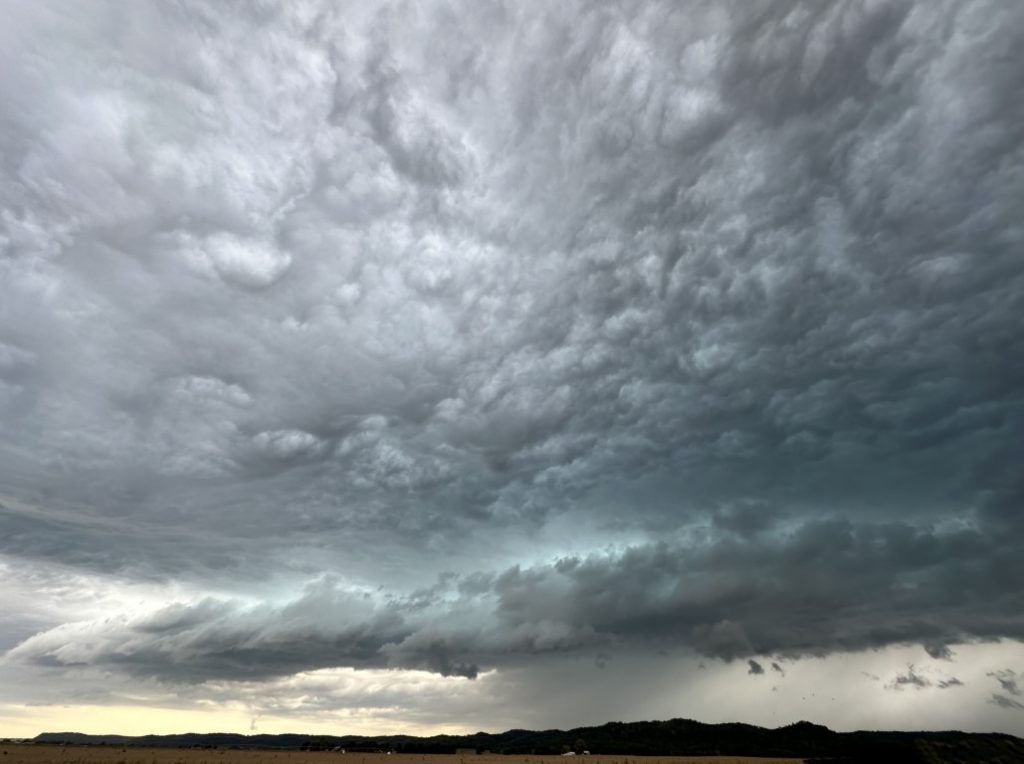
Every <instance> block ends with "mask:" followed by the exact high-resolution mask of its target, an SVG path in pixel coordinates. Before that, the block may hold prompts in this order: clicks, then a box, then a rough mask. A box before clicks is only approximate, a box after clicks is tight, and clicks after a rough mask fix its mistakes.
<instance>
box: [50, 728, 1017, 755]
mask: <svg viewBox="0 0 1024 764" xmlns="http://www.w3.org/2000/svg"><path fill="white" fill-rule="evenodd" d="M35 742H36V743H50V744H56V743H68V744H74V745H119V746H126V745H134V746H154V747H166V746H170V747H189V748H191V747H204V748H205V747H217V748H262V749H311V748H312V749H329V748H344V749H346V750H348V751H375V750H392V751H395V752H398V753H454V752H455V749H457V748H474V749H476V750H477V751H481V752H482V751H489V752H491V753H496V754H558V753H563V752H566V751H570V750H575V749H584V748H585V749H587V750H589V751H590V752H592V753H594V754H616V755H630V756H713V755H723V756H774V757H795V758H806V759H810V760H817V759H821V760H825V759H828V760H829V761H831V762H832V764H854V763H856V764H860V763H861V762H872V764H886V763H887V762H893V763H895V762H899V764H918V763H919V764H946V762H950V763H955V764H960V762H963V763H964V764H968V763H969V764H986V763H989V762H991V763H992V764H1000V763H1003V762H1005V763H1006V764H1009V763H1010V762H1024V740H1022V739H1021V738H1017V737H1014V736H1012V735H1003V734H996V733H986V734H979V733H966V732H833V731H832V730H830V729H828V728H827V727H822V726H820V725H817V724H811V723H810V722H797V723H796V724H791V725H789V726H787V727H779V728H777V729H766V728H764V727H755V726H753V725H750V724H703V723H701V722H696V721H692V720H690V719H670V720H668V721H651V722H609V723H608V724H603V725H601V726H600V727H578V728H576V729H571V730H540V731H536V730H520V729H516V730H508V731H506V732H499V733H487V732H477V733H475V734H472V735H435V736H433V737H414V736H411V735H380V736H372V737H367V736H359V735H337V736H334V735H317V736H310V735H298V734H286V735H236V734H229V733H211V734H193V733H188V734H182V735H145V736H141V737H128V736H125V735H83V734H80V733H76V732H44V733H43V734H41V735H38V736H37V737H36V738H35Z"/></svg>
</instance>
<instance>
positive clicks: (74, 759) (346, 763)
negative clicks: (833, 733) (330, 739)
mask: <svg viewBox="0 0 1024 764" xmlns="http://www.w3.org/2000/svg"><path fill="white" fill-rule="evenodd" d="M0 750H2V751H3V753H0V764H51V763H52V764H327V763H328V762H330V763H331V764H566V761H567V759H565V758H563V757H561V756H487V755H480V756H437V755H429V756H427V755H425V756H420V755H418V754H396V755H393V756H388V755H385V754H370V753H344V754H343V753H337V752H332V751H235V750H210V749H182V748H133V747H128V748H121V747H118V746H57V745H10V744H5V745H2V746H0ZM568 761H571V762H573V763H574V764H699V763H700V762H708V764H712V763H713V764H794V763H796V762H800V761H802V760H801V759H772V758H757V757H743V756H673V757H667V756H666V757H653V756H650V757H649V756H644V757H635V758H630V757H628V756H576V757H573V758H570V759H568Z"/></svg>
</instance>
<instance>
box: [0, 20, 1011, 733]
mask: <svg viewBox="0 0 1024 764" xmlns="http://www.w3.org/2000/svg"><path fill="white" fill-rule="evenodd" d="M7 13H8V15H9V16H10V17H11V19H10V23H9V24H7V25H6V27H5V29H4V30H2V31H0V167H2V175H0V555H2V558H0V561H2V562H4V563H6V564H8V565H10V566H11V568H12V569H14V568H17V569H18V570H19V571H20V572H19V574H18V576H19V577H18V578H17V580H16V581H15V578H14V577H12V579H11V581H12V585H11V587H10V593H9V594H7V593H5V594H4V595H0V603H4V602H8V607H0V611H5V610H6V611H7V612H8V613H10V614H9V615H0V646H2V648H3V649H5V650H7V651H8V652H7V653H6V654H5V656H4V658H3V663H2V666H8V667H16V668H17V670H19V671H21V670H26V667H30V668H31V669H32V670H34V671H39V672H41V675H45V674H47V673H48V672H49V673H52V674H54V675H58V674H62V673H66V672H68V671H69V670H72V669H75V670H77V669H81V668H87V669H97V670H106V671H113V672H115V673H119V674H123V675H125V676H128V677H137V678H140V679H144V678H155V679H157V680H159V681H165V682H181V683H184V684H187V685H197V684H202V683H204V682H213V681H269V680H275V681H277V680H281V679H282V678H287V677H289V676H292V675H295V674H298V673H300V672H309V671H316V670H319V669H333V668H357V669H364V670H368V671H371V670H380V669H395V670H407V671H408V670H425V671H429V672H434V673H436V674H439V675H441V676H454V677H466V678H472V677H476V676H478V675H479V674H481V672H485V671H490V670H492V669H496V670H497V671H498V672H499V673H500V672H502V671H514V670H517V669H518V667H521V666H523V665H524V663H528V662H529V661H530V660H531V659H536V660H549V659H554V658H557V657H559V656H560V657H563V658H565V659H566V660H570V659H574V658H577V657H579V656H581V655H586V656H588V660H590V659H592V658H593V655H595V654H600V655H604V656H606V657H607V656H613V655H615V654H616V653H617V651H623V652H626V653H630V652H632V653H635V652H637V651H640V652H644V651H648V650H652V651H658V650H670V649H675V648H680V649H685V650H689V651H693V652H695V653H698V654H700V655H703V656H707V657H710V658H719V659H722V660H724V661H733V660H739V661H741V665H742V662H744V661H749V663H748V664H747V665H748V666H749V667H750V673H756V674H760V673H763V672H764V668H763V666H764V665H770V666H771V667H772V669H773V671H776V672H779V673H782V670H781V668H780V667H779V665H778V663H775V662H772V660H771V659H772V658H775V659H777V660H781V659H786V660H787V661H788V660H790V659H794V660H795V659H799V658H805V657H809V656H815V657H822V656H828V655H834V654H838V653H846V652H850V651H859V650H870V649H876V648H884V647H888V646H893V645H907V644H918V645H922V646H924V648H925V650H926V652H927V654H928V655H929V656H930V657H931V658H932V659H935V660H951V659H952V657H953V652H952V650H951V648H950V646H951V645H958V644H965V643H972V642H977V641H991V642H995V641H998V640H1005V639H1010V640H1021V639H1024V615H1022V614H1024V555H1022V550H1024V506H1022V504H1024V480H1022V478H1021V474H1022V473H1021V471H1020V444H1021V442H1024V392H1022V391H1024V363H1022V359H1024V331H1022V323H1021V315H1024V258H1022V256H1021V253H1022V249H1024V225H1022V221H1021V216H1020V214H1019V212H1020V200H1021V199H1024V66H1022V65H1021V64H1020V61H1019V55H1018V54H1017V51H1019V50H1021V49H1024V11H1022V9H1021V8H1020V7H1019V5H1018V4H1017V3H1015V2H1012V1H1011V0H988V1H984V0H977V1H974V2H958V1H957V2H954V1H953V0H950V1H949V2H931V1H929V2H923V1H922V2H904V1H901V0H886V1H882V2H878V1H873V2H867V1H866V0H865V1H864V2H857V1H853V0H851V1H849V2H837V3H829V4H817V3H810V2H768V3H761V4H757V5H756V6H752V5H750V4H747V3H741V2H687V3H675V2H671V3H657V2H655V3H642V4H641V3H633V2H621V3H601V4H597V5H594V4H586V3H574V2H566V3H557V4H551V3H539V2H536V3H535V2H517V3H510V4H503V3H475V2H466V3H460V2H455V3H431V2H428V3H416V4H404V3H389V4H384V5H380V6H378V5H373V4H365V3H364V4H357V3H351V4H344V3H342V4H338V3H327V2H317V1H316V0H310V1H309V2H301V3H300V2H296V3H283V4H279V5H275V4H269V3H268V4H253V5H248V4H242V5H234V4H222V3H205V2H180V3H170V2H167V3H164V2H148V3H132V4H124V3H113V2H109V3H108V2H103V1H102V0H91V1H90V2H85V3H80V4H75V5H73V6H72V5H69V4H66V3H31V4H27V3H26V4H20V5H16V6H12V7H10V8H9V9H7ZM76 577H77V578H76ZM44 579H45V581H47V582H48V583H47V587H48V588H46V591H47V592H50V594H49V595H48V596H51V597H52V598H53V604H52V605H51V606H45V607H44V605H42V604H40V603H37V602H33V601H32V598H31V597H30V596H29V595H28V594H26V592H28V591H29V590H30V589H31V588H32V587H34V586H36V583H34V582H38V581H41V580H44ZM86 580H88V581H104V582H116V586H123V587H141V588H145V590H146V591H147V592H149V593H150V594H147V597H150V599H148V600H147V601H146V602H145V603H143V604H138V599H129V598H128V596H127V595H125V596H124V599H123V600H120V601H119V600H117V597H115V596H114V595H110V596H109V597H105V598H94V601H93V602H92V604H91V605H90V604H89V603H88V602H85V601H84V600H82V598H79V599H75V596H77V595H75V596H72V595H71V594H69V592H70V591H71V590H72V589H74V588H75V587H76V586H78V585H80V582H82V581H86ZM61 582H64V583H63V584H62V583H61ZM68 582H79V583H78V584H74V583H68ZM15 584H17V585H16V586H15ZM65 584H66V585H65ZM109 585H110V586H111V587H114V586H115V584H114V583H110V584H109ZM104 586H107V584H104ZM18 587H21V588H18ZM147 587H148V588H147ZM111 591H113V589H111ZM132 591H135V589H133V590H132ZM152 592H158V593H159V594H152ZM2 597H8V598H9V599H8V600H4V599H2ZM85 599H88V598H85ZM72 600H74V603H73V604H74V607H73V608H71V609H69V610H68V612H67V614H66V615H61V614H60V609H61V607H62V606H63V603H68V602H71V601H72ZM100 604H102V607H100ZM58 605H59V606H58ZM958 654H959V651H958ZM757 658H760V660H756V659H757ZM786 665H787V668H789V667H790V664H789V663H787V664H786ZM2 666H0V668H2ZM755 666H756V667H757V670H756V671H755V670H754V668H755ZM10 670H15V669H14V668H11V669H10ZM958 673H959V672H958ZM962 675H964V674H962ZM996 678H997V679H998V680H999V682H1000V684H1001V685H1002V687H1003V691H1004V693H1006V694H1004V695H998V696H993V698H996V697H999V698H1003V699H1004V700H1006V701H1008V702H1010V703H1015V702H1016V701H1013V700H1012V699H1011V698H1010V697H1009V695H1014V694H1017V693H1014V692H1013V690H1012V689H1011V687H1010V684H1008V683H1011V684H1012V683H1014V682H1015V678H1014V677H1013V676H1009V675H1005V676H1002V675H1000V676H996ZM901 680H905V681H901ZM942 681H943V682H946V684H941V685H940V687H946V686H949V685H951V684H954V683H957V682H958V681H959V680H955V679H954V680H950V679H948V678H947V679H943V680H942ZM894 682H895V685H894V686H902V685H908V684H909V685H913V686H916V687H918V688H920V687H922V686H924V685H923V684H922V683H926V684H927V683H929V682H930V680H927V679H924V678H923V675H921V674H915V673H914V670H913V668H911V669H910V670H909V672H908V673H907V674H904V675H900V676H899V677H897V678H896V679H895V680H894ZM1013 686H1014V687H1015V686H1016V685H1015V684H1013ZM992 703H999V701H996V700H992ZM1000 705H1004V704H1001V703H1000ZM1004 707H1006V706H1005V705H1004ZM594 721H601V720H597V719H595V720H594Z"/></svg>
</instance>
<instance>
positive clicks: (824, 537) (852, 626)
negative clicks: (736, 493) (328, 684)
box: [10, 523, 1024, 691]
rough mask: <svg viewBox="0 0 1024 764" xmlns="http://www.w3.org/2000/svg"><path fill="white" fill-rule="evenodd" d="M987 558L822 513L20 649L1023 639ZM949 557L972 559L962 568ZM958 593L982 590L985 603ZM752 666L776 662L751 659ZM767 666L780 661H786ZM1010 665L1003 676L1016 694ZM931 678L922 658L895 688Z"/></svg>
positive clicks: (203, 654)
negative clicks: (788, 529)
mask: <svg viewBox="0 0 1024 764" xmlns="http://www.w3.org/2000/svg"><path fill="white" fill-rule="evenodd" d="M968 549H971V550H973V551H968ZM992 554H993V550H992V549H991V548H989V547H986V546H985V545H984V544H983V543H982V538H981V537H980V535H979V534H977V533H961V534H958V535H956V536H953V537H947V538H943V537H936V536H934V535H931V534H921V533H918V534H916V535H915V534H912V533H911V532H910V531H909V530H908V529H907V528H905V527H901V526H885V527H882V528H875V529H873V530H872V531H870V532H869V531H867V530H865V529H864V528H863V527H861V528H855V527H854V526H852V525H850V524H848V523H822V524H819V525H816V526H804V528H803V529H802V530H801V531H800V532H799V533H798V534H796V535H795V536H793V537H790V538H788V539H786V540H785V541H782V542H777V543H774V544H770V543H759V544H757V545H754V544H750V543H745V542H739V541H735V540H733V541H722V542H719V543H717V544H713V545H709V546H708V547H707V548H706V549H700V550H698V549H695V548H693V547H687V548H677V547H671V546H668V545H664V544H656V545H648V546H643V547H636V548H632V549H629V550H627V551H625V552H622V553H616V554H600V555H592V556H589V557H585V558H576V557H567V558H562V559H560V560H558V561H557V562H555V563H554V564H552V565H546V566H537V567H533V568H520V567H515V568H511V569H508V570H505V571H503V572H501V573H496V574H484V573H475V574H471V575H465V576H459V575H454V574H449V575H445V576H443V577H442V578H441V579H440V580H439V581H438V582H437V584H436V585H434V586H432V587H429V588H425V589H421V590H417V591H415V592H413V593H412V594H408V595H398V594H394V595H388V594H382V593H381V592H379V591H357V590H353V589H351V588H346V587H345V586H344V585H342V584H341V583H339V582H338V581H336V580H333V579H331V578H323V579H321V580H319V581H316V582H314V583H312V584H310V585H309V586H307V587H306V589H305V590H304V591H303V592H302V594H301V595H300V596H298V597H296V598H294V599H292V600H290V601H288V602H286V603H284V604H280V605H266V604H264V605H253V604H246V603H243V602H239V601H232V600H218V599H213V598H207V599H204V600H202V601H198V602H192V603H176V604H173V605H170V606H167V607H165V608H161V609H159V610H156V611H154V612H151V613H147V614H145V615H141V616H133V617H128V616H126V617H121V618H106V619H103V620H102V621H96V622H85V623H78V624H68V625H64V626H60V627H57V628H55V629H53V630H50V631H46V632H43V633H41V634H38V635H36V636H34V637H31V638H30V639H28V640H26V641H25V642H23V643H22V644H21V645H19V646H18V647H17V648H15V649H14V650H12V651H11V653H10V657H11V658H14V659H16V660H19V661H26V662H30V663H34V664H36V665H41V666H58V667H74V666H101V667H106V668H114V669H119V670H122V671H125V672H128V673H131V674H137V675H140V676H151V677H157V678H161V679H175V680H181V681H190V682H194V681H203V680H206V679H211V678H218V679H265V678H270V677H276V676H284V675H289V674H293V673H296V672H300V671H309V670H314V669H318V668H325V667H339V666H344V667H356V668H416V669H426V670H429V671H434V672H437V673H440V674H442V675H445V676H449V675H458V676H466V677H471V678H472V677H476V675H477V674H478V672H479V671H480V670H481V669H490V668H495V667H498V668H501V667H504V666H514V665H516V663H517V662H518V661H520V660H522V659H523V658H524V657H527V656H530V655H536V654H545V653H574V652H575V653H579V652H583V651H592V650H593V649H603V650H613V651H614V650H615V649H627V650H634V649H637V648H641V649H652V648H656V649H666V648H685V649H689V650H694V651H696V652H698V653H701V654H704V655H707V656H711V657H715V658H721V659H725V660H732V659H736V658H746V657H747V656H753V655H776V656H780V657H788V658H797V657H803V656H812V655H813V656H821V655H824V654H827V653H829V652H834V651H854V650H864V649H871V648H879V647H883V646H886V645H893V644H908V643H920V644H922V645H926V646H927V645H934V644H936V643H940V644H944V645H948V644H951V643H959V642H968V641H974V640H979V639H981V640H997V639H1000V638H1006V637H1009V638H1015V639H1020V640H1024V618H1022V617H1021V616H1020V613H1021V612H1022V610H1021V608H1020V607H1018V605H1019V604H1020V592H1019V587H1017V585H1016V583H1015V581H1017V580H1019V577H1016V576H1007V575H1006V571H1007V570H1008V568H1007V562H1008V561H1007V560H998V559H996V560H993V559H991V555H992ZM950 558H957V559H962V560H963V563H962V564H961V565H960V566H957V567H955V568H953V567H951V566H949V564H948V562H947V561H948V560H949V559H950ZM723 559H727V560H728V563H724V562H723ZM1012 564H1017V565H1019V563H1016V562H1014V563H1012ZM808 578H813V579H814V580H813V582H812V583H809V582H808ZM964 590H967V591H985V592H986V593H987V594H986V600H985V603H984V604H981V603H979V602H977V601H976V600H974V599H973V598H972V597H966V596H964V595H963V594H962V592H963V591H964ZM749 667H750V670H749V673H751V674H755V675H756V674H763V673H764V671H765V670H764V668H763V666H762V665H761V663H759V662H758V661H756V660H753V659H750V660H749ZM772 669H773V670H774V671H777V672H779V673H783V671H782V668H781V667H780V666H778V664H776V663H773V664H772ZM1011 679H1012V677H1011ZM1011 679H1006V681H1004V682H1003V688H1004V689H1006V690H1008V691H1009V690H1011V689H1012V687H1014V686H1015V685H1012V682H1011ZM1000 681H1003V680H1000ZM954 683H955V682H954ZM928 684H930V683H929V682H928V681H927V680H924V679H923V678H922V677H920V676H919V675H917V674H915V673H914V671H913V667H911V670H910V671H909V673H908V674H907V675H906V676H901V677H898V678H897V679H896V680H894V685H893V686H894V687H897V688H898V687H899V686H902V685H914V686H917V687H921V686H927V685H928ZM942 686H943V687H945V686H950V685H949V684H948V683H947V684H943V685H942Z"/></svg>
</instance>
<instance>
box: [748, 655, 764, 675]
mask: <svg viewBox="0 0 1024 764" xmlns="http://www.w3.org/2000/svg"><path fill="white" fill-rule="evenodd" d="M747 666H749V668H748V669H747V673H748V674H753V675H755V676H757V675H758V674H763V673H764V666H762V665H761V664H760V663H758V662H757V661H755V660H754V659H753V658H751V659H750V660H748V661H747Z"/></svg>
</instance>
